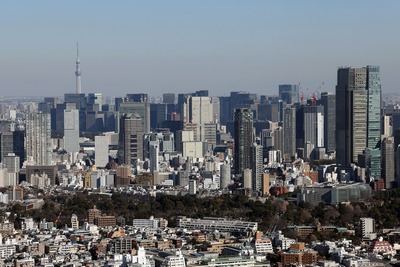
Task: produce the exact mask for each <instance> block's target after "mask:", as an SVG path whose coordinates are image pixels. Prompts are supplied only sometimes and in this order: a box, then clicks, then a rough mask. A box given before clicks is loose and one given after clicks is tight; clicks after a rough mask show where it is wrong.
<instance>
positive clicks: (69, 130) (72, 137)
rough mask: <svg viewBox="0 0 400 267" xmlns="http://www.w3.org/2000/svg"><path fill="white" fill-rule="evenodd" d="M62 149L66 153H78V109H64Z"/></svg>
mask: <svg viewBox="0 0 400 267" xmlns="http://www.w3.org/2000/svg"><path fill="white" fill-rule="evenodd" d="M64 149H65V150H66V151H67V152H68V153H72V154H75V153H78V152H79V150H80V145H79V110H77V109H66V110H64Z"/></svg>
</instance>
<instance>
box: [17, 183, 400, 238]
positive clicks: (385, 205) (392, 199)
mask: <svg viewBox="0 0 400 267" xmlns="http://www.w3.org/2000/svg"><path fill="white" fill-rule="evenodd" d="M44 201H45V204H44V206H43V208H42V209H40V210H35V211H28V212H26V211H23V210H22V209H21V207H20V206H19V205H18V204H16V205H14V206H13V207H12V208H11V211H12V212H13V213H16V214H18V216H32V217H33V218H34V219H36V220H40V219H43V218H45V219H46V220H48V221H55V220H56V218H57V217H58V216H59V215H60V214H61V215H60V218H59V221H58V224H59V225H65V224H67V225H70V223H71V222H70V218H71V215H72V214H76V215H77V216H78V218H79V220H80V221H81V222H83V221H84V220H85V219H86V217H87V211H88V210H89V209H91V208H93V207H94V206H96V207H97V208H98V209H100V210H101V211H102V212H103V213H106V214H107V215H114V216H116V217H118V216H123V217H124V218H125V220H126V222H127V223H128V224H129V223H130V222H131V221H132V220H133V219H134V218H149V217H150V216H152V215H153V216H155V217H163V218H165V219H167V220H169V222H170V225H171V226H174V225H175V223H176V218H177V216H188V217H193V218H202V217H207V216H208V217H227V218H231V219H242V220H249V221H256V222H258V223H259V228H260V230H263V231H265V230H268V229H270V228H271V227H273V226H276V227H277V229H282V230H284V229H286V227H287V226H289V225H335V226H341V227H348V228H354V229H356V230H357V227H359V220H360V218H361V217H372V218H374V219H375V220H376V225H377V227H378V229H383V228H393V227H396V226H398V225H399V218H400V189H393V190H388V191H384V192H379V193H377V194H375V196H374V197H373V198H371V199H370V200H368V201H366V202H357V203H349V204H339V205H337V206H332V205H325V204H323V203H320V204H318V205H316V206H311V205H309V204H306V203H300V204H299V205H297V204H296V203H295V202H293V201H288V200H287V199H285V198H284V197H283V198H271V199H267V200H265V201H263V202H262V201H259V200H253V199H249V198H248V197H246V196H242V195H222V196H218V197H206V198H199V197H196V196H191V195H185V196H171V195H164V194H160V195H157V197H150V196H138V195H131V194H125V193H114V194H113V195H112V196H109V195H104V194H87V193H76V194H65V195H57V196H54V195H53V196H45V197H44Z"/></svg>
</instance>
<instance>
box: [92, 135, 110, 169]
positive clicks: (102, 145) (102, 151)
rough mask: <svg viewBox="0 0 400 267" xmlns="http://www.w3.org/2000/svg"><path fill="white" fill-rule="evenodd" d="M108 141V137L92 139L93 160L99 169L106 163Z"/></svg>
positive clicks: (100, 136) (98, 136)
mask: <svg viewBox="0 0 400 267" xmlns="http://www.w3.org/2000/svg"><path fill="white" fill-rule="evenodd" d="M109 139H110V137H109V136H108V135H97V136H95V137H94V153H95V154H94V160H95V164H96V166H97V167H99V168H104V167H105V166H106V165H107V163H108V154H109Z"/></svg>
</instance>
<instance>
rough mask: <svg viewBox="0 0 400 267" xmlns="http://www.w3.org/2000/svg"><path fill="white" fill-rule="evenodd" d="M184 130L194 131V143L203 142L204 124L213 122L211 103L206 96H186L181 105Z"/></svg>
mask: <svg viewBox="0 0 400 267" xmlns="http://www.w3.org/2000/svg"><path fill="white" fill-rule="evenodd" d="M183 113H184V114H183V125H184V130H193V131H194V140H195V141H204V140H205V133H204V124H205V123H213V122H214V115H213V114H214V113H213V103H212V100H211V98H210V97H208V96H188V97H187V98H186V101H185V103H184V105H183Z"/></svg>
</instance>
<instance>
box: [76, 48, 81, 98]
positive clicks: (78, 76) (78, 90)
mask: <svg viewBox="0 0 400 267" xmlns="http://www.w3.org/2000/svg"><path fill="white" fill-rule="evenodd" d="M80 64H81V62H80V60H79V43H76V70H75V77H76V93H77V94H80V93H82V85H81V74H82V72H81V69H80Z"/></svg>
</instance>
